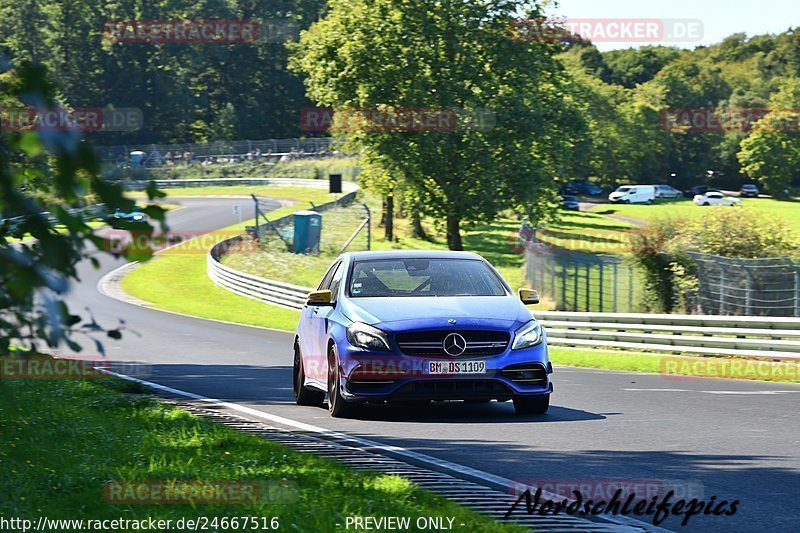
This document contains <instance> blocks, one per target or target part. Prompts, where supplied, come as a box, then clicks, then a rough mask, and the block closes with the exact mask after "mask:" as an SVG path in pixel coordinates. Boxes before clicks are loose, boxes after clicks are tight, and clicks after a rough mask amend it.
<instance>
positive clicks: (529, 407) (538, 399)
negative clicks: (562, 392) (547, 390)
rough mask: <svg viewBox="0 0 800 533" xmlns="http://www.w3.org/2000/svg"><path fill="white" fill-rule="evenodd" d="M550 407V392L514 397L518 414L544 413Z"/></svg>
mask: <svg viewBox="0 0 800 533" xmlns="http://www.w3.org/2000/svg"><path fill="white" fill-rule="evenodd" d="M549 408H550V395H549V394H547V395H545V396H534V397H532V398H514V410H515V411H516V412H517V414H518V415H543V414H545V413H546V412H547V410H548V409H549Z"/></svg>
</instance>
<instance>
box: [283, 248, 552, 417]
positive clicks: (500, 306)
mask: <svg viewBox="0 0 800 533" xmlns="http://www.w3.org/2000/svg"><path fill="white" fill-rule="evenodd" d="M538 301H539V295H538V293H536V291H533V290H528V289H520V290H519V291H518V293H516V294H515V293H514V292H513V291H512V290H511V288H510V287H509V286H508V284H507V283H506V282H505V281H504V280H503V278H502V277H501V276H500V274H499V273H498V272H497V270H495V269H494V267H492V266H491V265H490V264H489V262H488V261H486V260H485V259H484V258H482V257H481V256H479V255H477V254H474V253H469V252H450V251H398V250H393V251H382V252H355V253H345V254H343V255H342V256H340V257H339V258H338V259H336V261H334V263H333V265H332V266H331V267H330V269H328V272H327V273H326V274H325V276H324V277H323V278H322V281H321V282H320V284H319V287H318V288H317V290H316V291H314V292H312V293H310V294H309V295H308V301H307V302H306V305H305V306H304V307H303V310H302V312H301V316H300V322H299V324H298V326H297V332H296V335H295V341H294V364H293V389H294V397H295V401H296V403H298V404H299V405H315V406H322V405H323V403H324V399H325V394H326V392H327V395H328V409H329V411H330V413H331V415H332V416H334V417H346V416H350V415H352V414H354V413H355V411H357V408H358V405H359V404H361V403H365V402H413V403H414V404H419V405H420V406H422V405H426V404H427V403H428V402H430V401H431V400H470V401H489V400H498V401H508V400H512V401H513V402H514V408H515V410H516V412H517V413H518V414H543V413H545V412H546V411H547V409H548V406H549V405H550V393H551V392H552V390H553V388H552V384H551V381H550V374H551V373H552V372H553V367H552V365H551V364H550V361H549V359H548V355H547V336H546V334H545V332H544V330H543V329H542V327H541V326H540V325H539V323H538V322H537V321H536V319H534V317H533V315H532V314H531V312H530V311H529V310H528V309H527V308H526V307H525V305H528V304H535V303H538Z"/></svg>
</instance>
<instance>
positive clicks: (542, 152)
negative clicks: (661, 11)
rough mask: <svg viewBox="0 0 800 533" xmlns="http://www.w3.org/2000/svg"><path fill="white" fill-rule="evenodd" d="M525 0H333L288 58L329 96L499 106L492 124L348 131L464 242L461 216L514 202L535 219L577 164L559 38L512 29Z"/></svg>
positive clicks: (413, 104) (396, 105)
mask: <svg viewBox="0 0 800 533" xmlns="http://www.w3.org/2000/svg"><path fill="white" fill-rule="evenodd" d="M527 7H529V6H528V3H527V2H521V1H511V2H497V1H491V2H479V1H475V0H451V1H448V2H444V3H443V2H440V1H436V0H424V1H421V2H416V3H413V4H411V3H408V2H401V1H398V0H377V1H366V0H332V1H331V2H329V4H328V11H327V13H326V16H325V17H324V18H323V19H321V20H320V21H319V22H317V23H315V24H314V25H312V26H311V28H310V29H309V30H308V31H307V32H305V33H304V34H303V35H302V37H301V39H300V42H299V45H298V46H297V47H296V48H295V55H294V56H293V58H292V62H291V66H292V68H293V69H295V70H296V71H299V72H302V73H304V74H305V75H306V76H307V80H306V86H307V89H308V93H309V96H310V97H311V98H312V99H313V100H314V101H316V102H317V103H319V104H320V105H325V106H332V107H334V108H335V109H339V110H347V109H355V110H358V109H385V110H392V109H402V108H406V109H408V108H422V109H456V110H463V111H464V112H466V113H475V112H480V111H481V110H487V109H488V110H492V111H494V113H495V114H496V115H495V126H494V127H493V128H479V127H474V126H473V125H472V124H467V125H464V126H463V127H459V128H456V129H455V130H453V131H444V132H442V131H426V132H397V131H345V132H343V133H345V134H346V135H347V137H348V141H349V143H350V144H351V145H352V146H354V147H358V148H360V149H361V150H362V152H361V153H362V157H363V158H364V159H365V168H366V169H367V172H372V171H373V169H374V172H375V174H376V176H378V177H377V178H376V179H380V180H381V181H382V182H384V183H386V184H388V187H389V188H391V186H392V185H391V181H389V182H387V177H386V176H387V175H388V176H390V178H388V179H394V180H398V181H399V180H402V181H403V187H404V188H405V189H406V190H407V191H408V192H409V193H408V194H409V197H410V198H412V201H413V203H414V204H415V206H416V207H417V208H419V209H420V210H422V212H423V214H426V215H430V216H433V217H435V218H437V219H439V220H443V221H445V228H446V232H447V240H448V245H449V247H450V248H452V249H461V247H462V242H461V225H462V222H466V223H470V222H474V221H478V220H487V219H490V218H492V217H494V216H495V215H496V214H497V213H498V211H499V210H501V209H503V208H506V207H508V206H512V207H513V208H514V209H515V210H517V211H518V212H520V213H527V214H528V215H529V216H531V217H532V218H533V219H538V218H541V217H542V216H544V215H545V214H547V213H550V212H551V211H552V205H551V202H552V199H553V198H554V196H555V195H554V189H555V183H554V176H556V175H565V174H569V169H570V165H571V151H572V148H573V146H574V143H575V142H576V139H575V129H576V127H577V125H579V124H580V122H581V118H580V115H579V113H577V111H576V110H575V109H574V107H572V106H571V105H570V101H569V100H568V99H567V98H566V89H567V88H566V81H567V80H566V77H565V76H564V73H563V69H562V68H561V66H560V64H559V63H558V61H557V60H556V59H555V57H554V56H555V53H556V52H558V45H556V44H554V43H545V42H521V41H515V40H513V39H511V38H509V35H508V24H509V20H510V19H511V18H513V17H515V16H518V15H519V12H520V10H523V9H525V8H527ZM536 14H537V12H536V11H535V9H534V10H533V11H532V12H531V15H532V16H533V15H536ZM335 126H337V127H340V126H341V124H340V123H339V122H338V119H335ZM381 176H382V177H381ZM385 187H386V186H385V185H384V188H385Z"/></svg>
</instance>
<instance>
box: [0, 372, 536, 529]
mask: <svg viewBox="0 0 800 533" xmlns="http://www.w3.org/2000/svg"><path fill="white" fill-rule="evenodd" d="M123 391H124V392H123ZM129 392H140V390H139V389H137V388H135V387H134V388H132V387H130V385H129V384H127V383H125V382H120V381H116V380H105V379H102V380H83V381H80V380H63V379H61V380H41V379H39V380H32V379H27V380H21V379H17V380H10V379H9V380H2V381H0V412H2V413H3V423H2V426H1V427H0V431H2V436H3V446H2V447H0V463H2V465H3V468H2V469H0V516H3V517H4V518H6V519H9V518H12V517H15V518H22V519H28V520H33V521H34V524H35V523H36V520H37V519H38V517H40V516H46V517H48V518H51V519H84V520H88V519H91V520H106V519H117V518H125V519H129V520H142V519H147V518H153V519H155V520H162V519H163V520H166V519H170V520H173V524H175V522H174V521H177V520H179V519H181V518H184V517H186V518H197V517H198V516H206V517H209V518H213V517H243V516H257V517H267V518H268V520H267V522H269V517H278V520H279V523H280V530H284V531H292V530H296V531H336V530H341V529H342V528H341V527H336V525H335V524H336V523H341V524H343V523H344V519H345V517H347V516H353V515H378V516H387V515H388V516H395V515H397V516H410V517H413V518H412V523H413V519H415V518H416V517H419V516H449V517H454V518H455V519H456V522H455V523H457V524H461V523H464V524H466V525H467V527H468V529H469V530H470V531H487V532H488V531H498V532H499V531H521V530H520V529H518V528H515V527H512V526H507V525H503V524H499V523H497V522H494V521H493V520H491V519H490V518H487V517H484V516H481V515H478V514H476V513H474V512H472V511H469V510H467V509H465V508H463V507H460V506H458V505H456V504H454V503H452V502H450V501H448V500H445V499H444V498H441V497H439V496H436V495H434V494H432V493H430V492H427V491H424V490H422V489H419V488H417V487H415V486H414V485H412V484H411V483H409V482H408V481H406V480H404V479H402V478H400V477H397V476H392V475H385V474H380V473H361V472H355V471H352V470H350V469H348V468H346V467H345V466H343V465H341V464H338V463H336V462H333V461H329V460H326V459H324V458H321V457H318V456H314V455H310V454H303V453H299V452H295V451H293V450H291V449H290V448H287V447H285V446H282V445H280V444H278V443H275V442H271V441H269V440H266V439H263V438H260V437H257V436H255V435H249V434H245V433H242V432H239V431H236V430H233V429H230V428H227V427H224V426H221V425H219V424H216V423H213V422H210V421H208V420H204V419H201V418H197V417H195V416H192V415H191V414H189V413H187V412H186V411H182V410H180V409H177V408H174V407H172V406H169V405H168V404H165V403H162V402H158V401H156V400H154V399H153V398H151V397H148V396H143V395H141V394H130V393H129ZM109 481H116V482H119V483H136V482H139V483H147V482H169V481H172V482H175V481H177V482H184V481H190V482H191V481H195V482H202V481H207V482H214V483H220V482H222V483H225V482H229V483H240V482H241V483H258V484H261V486H263V487H267V488H268V490H269V491H264V492H262V493H260V494H261V495H263V496H264V497H263V498H259V497H257V498H255V501H254V502H247V503H214V504H207V503H194V504H188V503H186V504H167V503H164V504H152V503H109V502H108V501H107V500H106V497H105V493H104V484H105V483H107V482H109ZM250 486H252V485H250ZM65 529H66V528H62V529H58V528H52V529H50V530H52V531H56V530H61V531H63V530H65ZM183 529H186V528H183ZM223 529H224V528H212V530H219V531H222V530H223ZM116 530H117V531H120V530H123V529H116ZM125 530H134V529H133V528H131V529H125ZM171 530H173V531H175V530H177V529H176V527H175V526H174V525H173V527H172V529H171ZM248 530H249V529H248Z"/></svg>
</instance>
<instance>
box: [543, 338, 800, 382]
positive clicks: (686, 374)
mask: <svg viewBox="0 0 800 533" xmlns="http://www.w3.org/2000/svg"><path fill="white" fill-rule="evenodd" d="M550 359H551V361H552V362H553V364H557V365H564V366H577V367H584V368H600V369H605V370H628V371H631V372H647V373H652V374H662V375H663V377H664V379H670V380H676V379H677V380H680V379H691V378H693V377H694V378H697V377H704V378H709V377H710V378H730V379H748V380H756V381H773V382H776V383H800V363H797V362H792V361H786V362H776V361H767V360H755V359H743V358H734V357H690V356H683V355H661V354H647V353H632V352H623V351H611V350H608V351H604V350H593V349H582V348H566V347H554V346H551V347H550Z"/></svg>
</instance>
